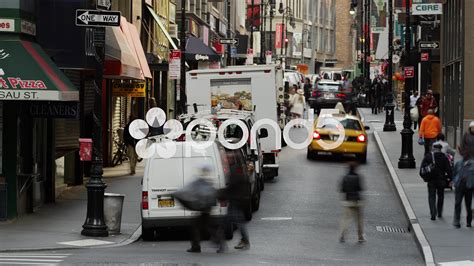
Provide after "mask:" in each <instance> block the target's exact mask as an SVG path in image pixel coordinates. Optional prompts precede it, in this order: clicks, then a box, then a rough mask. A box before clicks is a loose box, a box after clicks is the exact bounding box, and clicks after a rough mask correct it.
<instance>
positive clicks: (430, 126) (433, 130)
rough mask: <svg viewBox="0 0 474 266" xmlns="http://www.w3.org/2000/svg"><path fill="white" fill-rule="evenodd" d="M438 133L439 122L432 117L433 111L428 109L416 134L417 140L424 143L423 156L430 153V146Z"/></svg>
mask: <svg viewBox="0 0 474 266" xmlns="http://www.w3.org/2000/svg"><path fill="white" fill-rule="evenodd" d="M439 133H441V121H440V120H439V118H438V117H436V116H435V115H434V110H433V109H429V110H428V112H427V115H426V116H425V117H424V118H423V120H422V121H421V125H420V130H419V132H418V135H419V138H420V139H423V141H424V145H425V155H426V154H428V153H430V152H431V146H432V145H433V143H434V142H435V140H436V137H437V136H438V135H439Z"/></svg>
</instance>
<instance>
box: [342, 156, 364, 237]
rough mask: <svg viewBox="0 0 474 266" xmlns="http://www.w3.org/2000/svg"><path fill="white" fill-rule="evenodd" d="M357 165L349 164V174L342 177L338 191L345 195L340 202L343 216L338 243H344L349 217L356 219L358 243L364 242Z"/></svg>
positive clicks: (354, 163) (360, 188) (360, 186)
mask: <svg viewBox="0 0 474 266" xmlns="http://www.w3.org/2000/svg"><path fill="white" fill-rule="evenodd" d="M356 168H357V163H356V162H351V163H350V164H349V173H348V174H347V175H346V176H344V178H343V179H342V182H341V188H340V191H341V192H342V193H344V194H345V197H344V200H343V201H342V203H343V206H344V214H343V216H342V220H341V236H340V238H339V241H340V242H345V235H346V232H347V226H348V223H349V219H350V218H351V216H353V217H354V218H357V232H358V236H359V242H365V238H364V225H363V216H362V204H361V200H362V197H361V196H360V192H361V191H362V190H363V185H362V181H361V177H360V176H359V175H358V174H357V173H356Z"/></svg>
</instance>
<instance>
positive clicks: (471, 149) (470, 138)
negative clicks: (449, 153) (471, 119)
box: [461, 132, 474, 159]
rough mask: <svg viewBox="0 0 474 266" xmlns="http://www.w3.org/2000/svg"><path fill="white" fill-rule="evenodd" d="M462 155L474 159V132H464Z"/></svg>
mask: <svg viewBox="0 0 474 266" xmlns="http://www.w3.org/2000/svg"><path fill="white" fill-rule="evenodd" d="M461 155H462V156H463V157H466V158H471V159H474V134H473V133H470V132H466V133H464V135H463V137H462V142H461Z"/></svg>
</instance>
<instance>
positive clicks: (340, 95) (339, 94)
mask: <svg viewBox="0 0 474 266" xmlns="http://www.w3.org/2000/svg"><path fill="white" fill-rule="evenodd" d="M336 96H337V97H339V98H346V94H345V93H338V94H336Z"/></svg>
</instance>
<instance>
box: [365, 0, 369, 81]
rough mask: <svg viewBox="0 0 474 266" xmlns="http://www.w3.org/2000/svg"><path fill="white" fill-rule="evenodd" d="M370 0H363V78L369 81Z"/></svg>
mask: <svg viewBox="0 0 474 266" xmlns="http://www.w3.org/2000/svg"><path fill="white" fill-rule="evenodd" d="M370 1H371V0H365V16H366V19H365V37H364V41H365V43H364V44H365V57H366V60H365V78H366V81H370V58H371V53H370V26H371V25H370Z"/></svg>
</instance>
